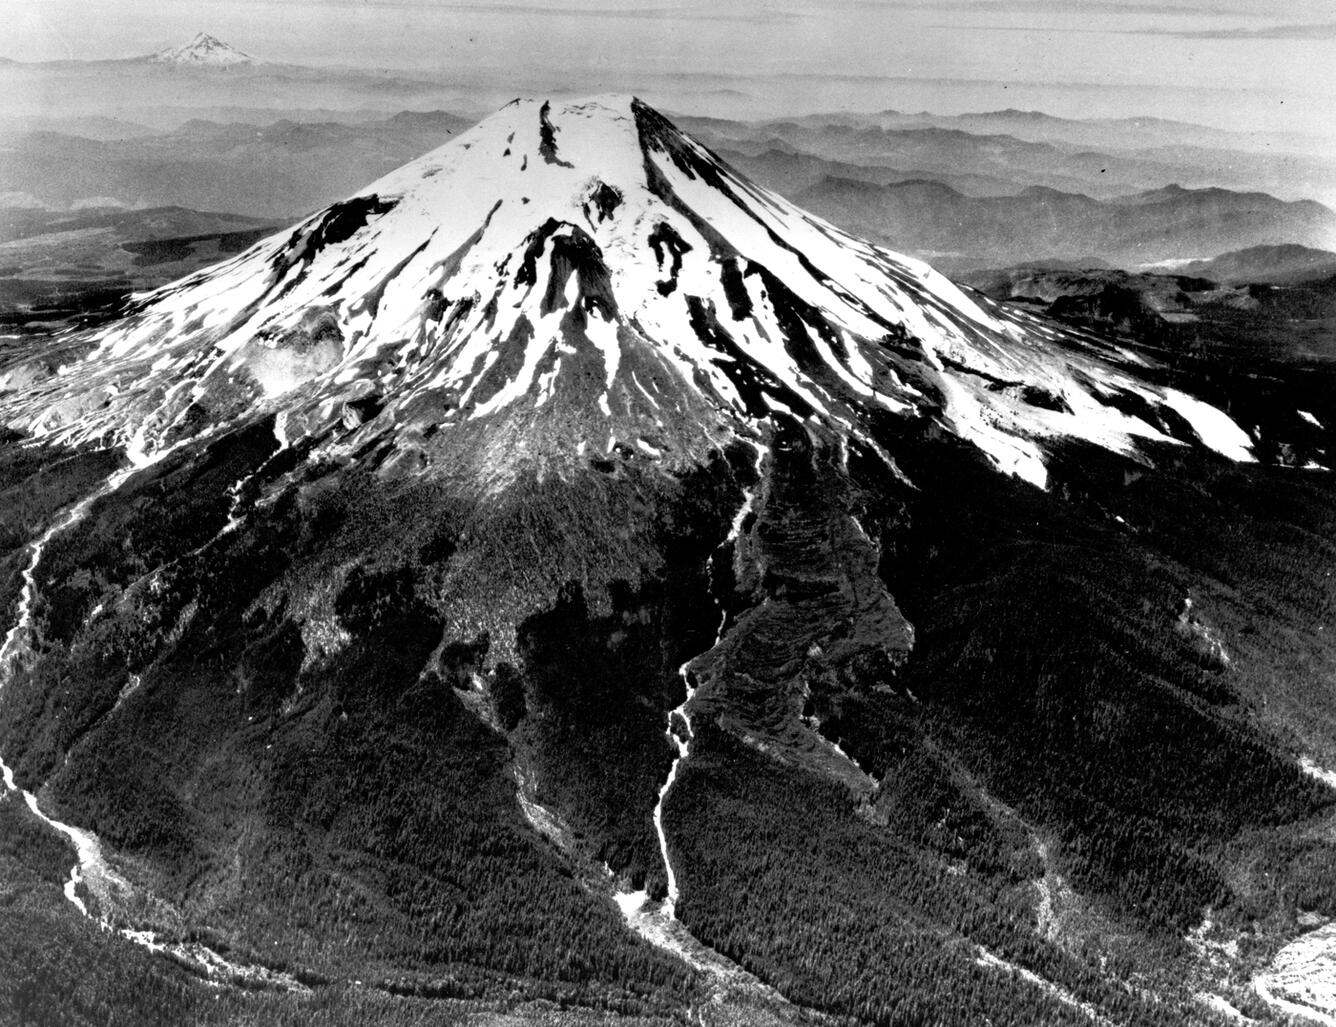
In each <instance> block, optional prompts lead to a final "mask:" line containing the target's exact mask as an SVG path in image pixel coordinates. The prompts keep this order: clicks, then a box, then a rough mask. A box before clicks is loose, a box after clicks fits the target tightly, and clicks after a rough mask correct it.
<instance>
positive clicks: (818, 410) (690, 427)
mask: <svg viewBox="0 0 1336 1027" xmlns="http://www.w3.org/2000/svg"><path fill="white" fill-rule="evenodd" d="M595 168H596V169H597V171H596V172H595V171H593V170H591V169H595ZM87 345H89V346H90V347H91V352H90V353H89V355H88V357H87V358H86V359H84V360H82V361H80V362H78V363H76V364H72V365H70V366H68V367H67V368H65V369H64V370H63V371H62V373H61V375H60V376H59V378H58V379H56V380H55V381H53V382H52V383H51V385H50V386H48V387H46V388H38V389H35V390H33V391H32V392H31V393H29V394H28V395H26V396H24V397H23V398H22V400H20V401H18V402H16V403H14V404H13V405H12V407H11V410H12V412H11V413H10V414H9V418H10V421H11V423H12V424H13V425H14V426H15V427H17V428H20V429H23V430H28V431H34V432H38V433H41V434H42V435H43V436H45V437H49V438H51V439H52V440H54V441H58V442H61V443H63V444H72V443H78V442H83V441H87V440H89V439H92V438H97V437H101V436H103V435H107V434H111V435H114V436H115V437H117V438H118V439H120V440H121V441H122V442H130V440H131V439H133V440H134V441H133V448H134V451H135V452H136V453H137V454H138V455H139V456H140V457H141V458H143V457H146V456H148V455H149V454H151V453H153V452H155V451H157V450H159V449H162V448H163V447H164V446H169V445H171V444H173V443H174V442H178V441H180V440H181V439H182V438H184V437H189V436H191V435H195V434H199V433H200V432H202V431H205V430H206V429H209V428H211V427H217V426H219V425H221V424H225V423H228V422H229V421H232V420H233V419H235V418H237V417H238V416H241V415H242V414H245V413H248V412H253V411H257V410H260V409H265V408H268V409H273V408H274V407H275V406H277V405H280V403H281V406H282V408H283V410H284V423H285V426H286V427H285V429H284V430H285V433H286V434H287V438H288V439H289V441H293V440H296V439H297V438H299V437H302V436H315V435H318V434H320V433H322V432H327V431H328V430H329V429H330V428H331V427H332V426H333V425H334V424H336V423H338V422H339V421H340V419H342V418H344V417H345V412H346V410H347V409H348V404H349V403H361V404H364V405H367V406H374V407H375V409H376V413H375V416H374V417H369V418H363V417H362V416H361V415H358V417H359V419H361V420H365V421H366V422H367V423H366V424H365V425H364V426H362V427H361V428H360V430H359V432H358V433H357V435H356V437H355V438H354V439H350V440H348V445H352V446H360V445H364V444H366V443H367V442H370V441H372V440H384V441H387V442H388V443H389V445H390V447H391V450H392V453H393V456H392V459H394V460H396V461H398V460H404V461H409V462H410V463H412V462H416V463H420V464H423V465H430V464H432V463H433V460H437V461H439V457H438V454H439V453H440V451H441V450H443V449H446V450H449V451H450V453H451V457H450V459H458V460H466V459H468V455H467V454H468V453H470V452H471V453H473V454H475V455H476V454H478V453H480V452H482V450H481V449H480V448H479V447H477V446H476V445H474V444H473V443H472V441H469V442H468V444H467V446H460V445H458V443H459V442H460V441H461V440H470V439H473V438H476V435H477V431H478V429H479V428H480V427H481V426H482V425H485V424H495V423H497V422H502V423H509V424H512V425H516V426H517V427H518V426H521V425H523V426H532V425H535V424H541V425H544V430H543V431H540V432H534V431H531V430H526V431H525V432H524V433H523V437H524V442H523V443H521V445H519V446H517V447H516V448H514V449H513V450H511V451H510V452H509V453H507V454H506V457H505V459H504V460H500V461H498V460H496V459H494V458H493V457H492V456H491V455H490V454H489V455H488V457H487V461H486V467H485V468H484V467H481V466H479V467H477V468H475V473H477V474H478V475H479V476H484V475H485V476H486V477H488V478H491V479H493V480H495V481H499V482H502V483H504V482H505V481H507V480H509V478H510V477H511V476H513V475H514V474H515V473H516V472H517V469H518V467H519V466H520V465H521V463H522V462H524V461H526V460H527V461H530V462H533V463H535V464H538V465H541V464H543V463H544V462H546V461H549V460H565V461H568V462H569V461H572V460H578V459H581V458H582V457H583V454H584V450H583V449H582V448H581V444H584V445H585V447H588V446H593V447H595V448H597V449H598V450H599V451H601V452H608V451H610V450H611V449H612V447H613V446H614V445H615V444H616V443H617V442H618V441H620V442H622V443H623V444H625V445H629V446H632V447H639V448H640V449H641V450H642V451H644V452H646V453H650V454H652V455H654V456H656V458H658V457H660V455H661V458H662V460H663V461H664V462H665V463H666V464H667V465H668V466H674V467H680V466H684V465H685V464H686V463H691V462H694V461H696V460H698V459H699V458H700V456H701V455H702V454H703V453H704V452H705V451H707V450H708V449H710V448H711V447H713V446H715V445H717V444H718V443H719V442H720V441H721V439H724V438H726V437H727V435H728V434H731V435H732V436H734V437H736V436H737V435H739V434H740V433H742V432H743V431H744V429H745V426H746V425H747V424H748V422H749V421H750V420H752V419H755V418H757V417H763V416H766V415H767V414H769V413H772V412H775V411H786V412H792V413H796V414H798V415H799V416H802V417H807V416H812V417H815V418H816V419H817V420H818V421H819V422H821V423H824V424H826V425H827V426H829V427H832V428H840V429H841V430H843V431H845V432H847V433H849V434H850V435H851V436H852V437H853V438H854V439H855V440H857V441H860V442H863V443H864V444H868V440H869V436H868V434H867V425H868V424H869V417H870V416H872V412H874V411H877V412H882V411H888V412H890V413H891V414H894V415H898V416H904V417H911V418H914V417H924V416H937V417H939V418H940V419H941V420H942V422H943V423H944V424H945V425H946V426H947V427H948V429H949V430H951V431H952V432H954V433H956V434H958V435H960V436H961V437H964V438H966V439H968V440H969V441H971V442H973V443H974V444H976V445H978V446H979V447H980V448H981V449H983V450H984V451H985V452H987V453H988V454H989V455H990V457H991V458H992V459H993V460H994V461H995V462H996V463H997V464H998V465H999V466H1000V467H1002V468H1003V469H1005V470H1007V471H1009V472H1013V473H1017V474H1020V475H1022V476H1024V477H1025V478H1027V480H1030V481H1032V482H1034V483H1036V484H1040V485H1042V484H1043V481H1044V477H1045V472H1044V456H1043V443H1044V441H1045V440H1047V439H1052V438H1082V439H1086V440H1087V441H1091V442H1095V443H1097V444H1100V445H1103V446H1105V447H1108V448H1111V449H1115V450H1117V451H1119V452H1124V453H1131V452H1134V451H1135V440H1136V439H1149V440H1157V441H1163V440H1165V439H1167V438H1168V437H1169V435H1168V434H1167V433H1166V432H1165V431H1164V430H1162V428H1163V425H1157V424H1155V423H1152V422H1153V421H1155V419H1156V417H1155V415H1154V414H1153V413H1152V414H1151V416H1150V418H1149V419H1146V418H1142V417H1132V416H1128V415H1126V414H1124V413H1123V412H1122V411H1121V409H1120V408H1119V405H1118V402H1114V401H1113V400H1114V399H1116V398H1117V397H1123V398H1124V400H1130V401H1132V402H1135V403H1140V404H1143V405H1146V406H1147V407H1148V408H1149V409H1150V410H1151V411H1152V412H1153V411H1155V410H1161V411H1163V410H1178V411H1179V412H1180V413H1182V412H1183V411H1190V412H1189V413H1186V414H1184V416H1186V417H1187V418H1188V420H1189V421H1191V422H1194V423H1195V424H1197V425H1198V428H1199V429H1200V430H1201V432H1202V434H1203V436H1204V437H1205V441H1206V442H1207V444H1209V445H1216V446H1219V447H1220V448H1222V450H1224V451H1226V452H1228V453H1229V454H1230V455H1239V456H1243V455H1245V454H1246V450H1247V448H1248V442H1247V439H1246V437H1245V436H1244V435H1243V434H1242V433H1241V432H1240V431H1238V429H1236V428H1233V427H1232V426H1231V425H1228V423H1227V422H1226V421H1225V420H1223V419H1220V418H1218V417H1217V416H1215V415H1213V414H1210V413H1203V414H1202V416H1201V417H1200V418H1198V417H1196V416H1195V414H1194V413H1191V411H1195V410H1196V409H1197V408H1196V407H1195V406H1194V405H1193V404H1192V403H1191V402H1189V401H1186V400H1184V399H1183V398H1182V397H1181V396H1180V395H1179V394H1177V393H1174V392H1172V391H1165V390H1163V389H1158V388H1155V387H1153V386H1148V385H1146V384H1144V383H1143V382H1141V381H1139V380H1138V379H1137V378H1135V377H1133V376H1132V375H1131V374H1129V373H1128V372H1127V371H1125V370H1120V369H1119V368H1118V367H1117V366H1115V363H1114V361H1119V362H1121V363H1123V364H1124V365H1127V366H1130V367H1133V368H1134V367H1135V366H1136V364H1137V360H1136V358H1132V357H1130V356H1129V355H1127V354H1122V353H1119V352H1117V351H1111V352H1101V350H1100V349H1099V347H1098V346H1096V345H1093V344H1088V343H1083V342H1079V341H1076V342H1072V341H1066V342H1062V343H1059V342H1058V340H1057V339H1056V338H1055V337H1054V336H1053V335H1052V333H1051V329H1049V328H1047V327H1045V326H1044V325H1041V324H1038V323H1035V324H1027V323H1024V322H1022V321H1017V320H1016V319H1014V318H1003V317H1000V316H999V315H997V314H996V313H995V312H992V311H990V310H989V309H986V307H985V306H982V305H980V303H979V302H976V301H975V300H972V299H970V298H969V297H967V296H966V295H965V294H963V293H962V292H961V291H960V290H959V289H958V288H956V287H955V286H954V285H952V284H951V283H950V282H949V281H947V280H946V279H945V278H943V277H942V276H940V275H938V274H937V273H936V272H934V271H932V270H931V269H930V268H929V267H927V266H926V265H924V264H921V263H918V262H915V261H911V260H907V259H905V258H900V257H897V256H896V255H894V254H892V253H890V252H888V251H885V250H880V249H878V248H876V247H873V246H869V245H868V244H865V243H862V242H859V241H857V240H855V239H853V238H852V237H850V236H848V235H846V234H844V233H842V232H840V231H838V230H836V229H834V228H832V227H831V226H829V225H827V224H825V223H822V222H819V221H816V220H814V219H812V218H811V217H810V216H808V215H806V214H803V213H802V212H801V211H799V210H798V209H797V208H794V207H792V206H791V205H789V204H787V203H786V202H784V201H782V200H779V199H778V198H776V197H774V196H772V195H769V194H766V193H764V192H761V191H759V190H756V189H755V188H754V187H752V186H750V185H748V184H747V183H745V182H744V181H742V180H740V179H739V178H737V177H736V176H734V175H733V174H732V173H731V172H730V171H729V170H728V169H727V168H726V167H724V166H722V165H720V164H719V163H718V162H717V161H716V160H715V159H714V158H713V157H712V156H711V155H710V154H709V153H708V152H707V151H705V150H704V149H702V148H701V147H699V146H698V145H697V144H695V143H693V142H692V141H691V140H690V139H689V138H688V137H686V136H683V135H681V134H680V133H678V132H677V131H676V130H675V129H673V128H672V127H671V126H670V125H669V124H668V123H667V122H665V121H663V120H662V119H661V118H659V117H658V116H657V115H655V114H653V113H652V112H651V111H649V110H648V109H647V108H645V107H643V106H640V105H638V104H634V103H630V104H628V103H624V102H593V103H589V104H585V105H577V106H570V107H567V108H565V109H564V110H561V111H559V112H557V113H555V114H554V113H553V112H552V111H551V109H550V108H549V107H548V106H547V105H541V106H540V105H538V104H532V103H531V104H523V103H521V104H517V105H515V106H514V107H512V108H511V109H508V110H507V111H505V112H503V114H501V115H499V116H497V117H495V118H493V119H489V120H488V121H487V122H486V123H484V124H483V125H481V126H479V127H477V128H475V129H474V130H472V131H470V132H468V133H466V134H465V135H463V136H461V137H460V138H459V139H458V140H457V141H456V142H453V143H451V144H447V146H446V147H444V148H442V149H441V150H438V151H435V152H433V153H431V154H428V155H427V156H426V157H423V158H422V159H421V160H419V161H415V162H413V163H411V164H409V165H406V166H405V167H404V168H402V169H400V170H399V171H397V172H394V173H393V174H391V175H389V176H387V177H386V178H383V179H381V180H379V181H377V182H375V183H373V184H372V185H371V186H369V187H368V188H367V189H366V190H364V191H363V192H362V193H361V194H359V195H358V196H355V197H352V198H350V199H348V200H345V201H343V202H341V203H338V204H335V205H334V206H332V207H330V208H328V209H326V210H324V211H321V212H319V213H317V214H315V215H313V216H312V217H311V218H309V219H307V220H306V221H304V222H303V223H301V224H300V225H298V226H297V227H296V228H295V229H294V230H293V231H292V232H291V233H289V234H287V235H283V236H276V237H273V238H272V239H269V240H267V241H265V242H263V243H261V244H258V245H257V246H255V247H254V248H252V249H251V250H248V251H247V252H246V253H244V254H242V255H241V256H239V257H238V258H236V259H235V260H233V261H230V262H228V263H227V264H224V265H221V266H219V267H218V268H215V269H210V270H208V271H207V272H204V273H201V274H199V275H195V276H191V277H190V278H187V279H184V280H182V281H181V282H179V283H176V284H174V285H172V286H169V287H167V288H166V289H164V290H161V291H159V292H156V293H152V294H149V295H147V296H145V297H143V299H142V300H141V302H140V304H139V308H138V310H137V311H136V312H134V313H133V314H131V315H130V316H129V317H127V318H126V319H125V320H124V321H123V322H121V323H120V324H118V325H117V326H115V327H114V328H112V329H110V330H108V331H106V332H103V333H101V334H99V335H97V336H94V337H93V338H91V339H89V340H87ZM280 397H281V400H280ZM1036 397H1038V398H1037V399H1036ZM1119 402H1123V405H1125V402H1124V401H1123V400H1120V401H1119ZM668 412H673V414H672V416H667V414H668ZM446 425H449V426H451V427H454V428H456V430H454V431H449V432H441V431H440V430H439V429H441V428H442V427H443V426H446ZM1217 429H1218V430H1217ZM488 430H495V429H493V428H489V429H488ZM721 431H722V432H725V433H726V434H725V435H720V434H719V433H720V432H721Z"/></svg>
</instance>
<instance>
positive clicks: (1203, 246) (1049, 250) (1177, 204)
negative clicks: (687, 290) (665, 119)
mask: <svg viewBox="0 0 1336 1027" xmlns="http://www.w3.org/2000/svg"><path fill="white" fill-rule="evenodd" d="M795 199H796V201H797V202H799V203H801V204H802V205H804V206H805V207H808V208H810V209H811V210H813V211H815V212H817V213H819V214H821V215H822V216H823V217H825V218H828V219H830V220H831V221H834V222H835V223H836V224H838V225H840V226H841V227H843V228H846V229H849V230H855V229H856V230H858V231H861V232H863V233H864V234H866V235H868V236H871V237H872V238H874V239H877V240H878V241H880V242H883V243H886V244H888V245H890V244H892V243H893V244H894V245H897V246H900V247H902V248H905V249H908V250H910V251H912V252H915V253H917V254H920V255H927V256H930V257H932V258H933V259H935V260H936V262H937V263H938V264H939V265H941V266H943V267H949V268H956V269H962V268H966V267H997V266H999V265H1006V264H1016V263H1021V262H1024V261H1028V260H1034V259H1038V258H1053V257H1057V258H1063V257H1083V256H1097V257H1099V258H1101V259H1103V260H1106V261H1109V262H1110V263H1113V264H1115V265H1122V266H1135V265H1140V264H1145V263H1151V262H1154V261H1159V260H1168V259H1172V258H1183V259H1188V258H1203V259H1204V258H1206V257H1209V256H1211V255H1215V254H1218V253H1222V252H1225V251H1228V250H1232V249H1241V248H1243V247H1246V246H1256V245H1262V244H1268V245H1269V244H1279V243H1291V242H1297V243H1301V244H1303V245H1306V246H1315V247H1322V246H1326V245H1330V244H1331V243H1332V242H1333V241H1336V213H1333V212H1332V211H1331V210H1329V209H1328V208H1327V207H1324V206H1322V205H1321V204H1319V203H1314V202H1311V201H1299V202H1284V201H1281V200H1277V199H1276V198H1275V197H1272V196H1267V195H1265V194H1262V193H1237V192H1231V191H1229V190H1225V189H1184V188H1182V187H1181V186H1167V187H1165V188H1163V189H1156V190H1151V191H1147V192H1143V193H1137V194H1134V195H1131V196H1124V197H1117V198H1114V199H1110V200H1095V199H1092V198H1090V197H1089V196H1081V195H1076V194H1073V193H1064V192H1059V191H1057V190H1053V189H1045V188H1042V187H1038V186H1036V187H1032V188H1030V189H1026V190H1025V191H1024V192H1022V193H1020V194H1019V195H1017V196H1005V197H975V196H965V195H964V194H962V193H960V192H957V191H956V190H955V189H952V188H951V187H949V186H946V185H942V184H941V183H938V182H929V181H917V182H902V183H896V184H891V185H885V186H880V185H873V184H870V183H867V182H854V181H850V180H848V179H832V178H828V179H823V180H822V181H821V182H818V183H816V184H815V185H812V186H809V187H808V188H806V189H803V190H801V191H799V192H798V193H797V195H796V196H795Z"/></svg>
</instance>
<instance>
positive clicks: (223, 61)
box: [148, 32, 260, 68]
mask: <svg viewBox="0 0 1336 1027" xmlns="http://www.w3.org/2000/svg"><path fill="white" fill-rule="evenodd" d="M148 59H149V60H150V61H151V62H153V63H154V64H180V65H186V66H188V67H202V68H231V67H235V66H237V65H243V64H259V63H260V62H259V61H258V60H256V59H255V58H254V57H252V56H251V55H250V54H247V53H242V52H241V51H240V50H238V49H236V48H235V47H233V46H229V45H228V44H227V43H224V42H223V41H222V40H221V39H218V38H217V37H216V36H211V35H209V34H208V33H207V32H200V33H197V34H196V36H195V38H194V39H192V40H191V41H190V42H189V43H183V44H182V45H181V46H175V47H168V48H167V49H165V50H159V51H158V52H157V53H155V54H153V55H151V56H150V57H149V58H148Z"/></svg>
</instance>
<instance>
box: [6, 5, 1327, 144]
mask: <svg viewBox="0 0 1336 1027" xmlns="http://www.w3.org/2000/svg"><path fill="white" fill-rule="evenodd" d="M2 2H3V4H4V7H5V21H6V32H5V34H4V36H3V38H0V55H2V56H6V57H11V58H15V59H19V60H42V59H53V58H70V57H76V58H87V57H99V58H101V57H124V56H130V55H134V54H140V53H145V52H148V51H151V50H154V49H158V48H160V47H163V46H167V45H172V44H176V43H179V42H181V41H183V40H185V39H187V38H189V37H190V36H192V35H193V34H194V33H195V32H197V31H201V30H203V31H208V32H212V33H213V34H214V35H217V36H219V37H220V38H223V39H225V40H227V41H228V42H230V43H233V44H234V45H236V46H237V47H239V48H240V49H242V50H245V51H247V52H249V53H253V54H255V55H257V56H261V57H265V58H269V59H273V60H280V61H292V62H297V63H305V64H353V65H362V66H375V67H402V68H406V69H421V70H427V69H430V70H431V71H433V72H435V73H441V72H446V73H451V74H458V75H459V76H460V77H461V79H463V78H467V79H470V80H480V79H484V78H489V79H491V80H494V81H496V82H497V83H498V84H504V83H506V82H508V81H514V82H515V83H516V86H517V89H518V88H528V87H529V85H530V84H532V85H533V86H535V87H540V86H542V85H545V84H547V85H556V84H560V83H562V82H570V83H571V84H572V85H577V86H579V87H581V88H583V87H584V86H586V85H588V86H589V87H590V88H598V87H599V86H600V84H601V83H603V82H604V81H606V83H607V84H608V86H609V87H610V88H616V89H624V88H628V87H630V88H635V84H636V82H637V81H638V80H640V79H642V78H643V79H644V80H645V81H647V82H651V83H652V82H660V81H662V79H663V77H664V76H670V75H704V74H711V73H714V74H720V75H724V76H728V77H732V78H741V79H753V80H757V81H765V80H772V79H775V78H776V77H783V76H794V75H807V76H812V77H814V78H817V79H819V78H820V77H821V76H822V75H824V74H827V73H835V74H840V75H844V76H859V77H861V78H863V79H867V80H881V81H884V82H891V81H897V82H906V83H909V84H910V85H911V86H912V85H913V84H915V83H921V84H922V89H914V88H911V89H908V90H906V89H897V90H889V89H888V90H884V91H882V92H877V91H876V90H874V89H871V88H868V89H861V90H853V91H850V90H849V89H847V88H846V89H845V91H844V92H843V93H842V92H840V90H839V89H838V88H836V87H835V86H834V83H833V82H832V84H831V88H829V89H817V90H815V91H814V90H811V89H809V90H808V91H807V92H806V93H798V92H794V93H791V94H790V93H782V94H776V95H775V96H774V97H773V99H774V101H775V103H776V105H777V106H782V105H784V104H793V103H800V101H803V100H805V99H806V100H807V101H809V102H812V101H815V100H817V99H820V100H822V101H823V102H825V103H826V104H827V105H828V106H829V105H830V104H831V103H832V102H833V103H835V104H836V105H843V106H850V107H865V108H866V107H877V106H881V107H887V106H895V107H900V108H902V109H903V108H909V107H913V106H916V105H917V106H920V107H933V108H937V109H944V110H945V109H964V108H965V107H968V106H975V107H978V106H985V107H1000V106H1036V107H1043V108H1045V109H1050V110H1052V111H1053V112H1054V113H1060V114H1068V115H1080V114H1083V113H1088V114H1096V115H1106V116H1107V115H1116V114H1131V113H1150V114H1156V115H1160V116H1166V117H1175V116H1176V117H1183V118H1187V119H1190V120H1191V119H1195V120H1203V121H1207V122H1211V123H1216V124H1239V125H1242V126H1244V127H1259V128H1260V127H1263V126H1270V125H1272V124H1274V125H1276V127H1283V128H1300V129H1308V130H1321V129H1323V128H1325V126H1326V122H1327V120H1328V114H1327V112H1328V110H1330V109H1331V107H1332V106H1333V101H1336V2H1333V0H1292V2H1289V3H1286V4H1284V5H1282V4H1279V3H1266V4H1263V3H1261V2H1258V0H1185V2H1184V3H1181V4H1179V3H1166V2H1164V0H1146V2H1140V0H817V2H815V3H796V2H795V3H783V2H770V0H648V2H642V3H637V4H633V5H632V6H627V5H624V4H616V3H610V2H600V0H545V2H541V3H524V2H514V0H512V2H509V3H503V4H486V3H467V2H464V3H461V2H446V3H441V2H431V0H203V2H196V0H190V2H187V0H2ZM952 83H955V84H954V85H953V84H952ZM965 83H983V84H985V85H986V86H991V87H992V88H991V89H990V88H984V87H983V86H977V85H973V86H968V87H967V86H966V85H965ZM1091 87H1101V88H1099V89H1092V88H1091ZM650 91H652V90H650ZM753 92H755V90H753ZM920 97H922V98H923V100H924V101H926V102H921V101H920ZM990 97H991V98H992V100H991V102H990ZM934 98H935V100H934ZM841 100H843V103H842V104H841V102H840V101H841ZM800 105H801V104H800Z"/></svg>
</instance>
